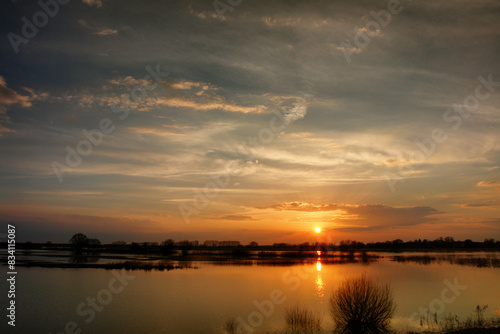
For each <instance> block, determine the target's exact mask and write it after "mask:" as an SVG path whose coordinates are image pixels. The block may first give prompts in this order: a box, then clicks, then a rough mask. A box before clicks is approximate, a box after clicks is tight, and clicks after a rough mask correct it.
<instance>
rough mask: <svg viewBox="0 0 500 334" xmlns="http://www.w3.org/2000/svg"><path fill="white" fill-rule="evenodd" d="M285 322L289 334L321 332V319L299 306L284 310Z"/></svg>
mask: <svg viewBox="0 0 500 334" xmlns="http://www.w3.org/2000/svg"><path fill="white" fill-rule="evenodd" d="M285 322H286V326H287V330H288V331H289V332H291V333H313V332H315V331H320V330H321V317H320V316H318V315H315V314H313V313H312V312H311V311H309V310H308V309H305V308H302V307H300V306H293V307H290V308H287V309H286V310H285Z"/></svg>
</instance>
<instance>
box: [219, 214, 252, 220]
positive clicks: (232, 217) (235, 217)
mask: <svg viewBox="0 0 500 334" xmlns="http://www.w3.org/2000/svg"><path fill="white" fill-rule="evenodd" d="M218 219H222V220H232V221H251V220H255V219H254V218H253V217H251V216H246V215H226V216H222V217H219V218H218Z"/></svg>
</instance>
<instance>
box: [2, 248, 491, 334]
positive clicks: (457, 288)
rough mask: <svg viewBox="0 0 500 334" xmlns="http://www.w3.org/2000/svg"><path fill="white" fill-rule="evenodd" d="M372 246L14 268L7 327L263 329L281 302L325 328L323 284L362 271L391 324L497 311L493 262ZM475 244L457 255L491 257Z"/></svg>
mask: <svg viewBox="0 0 500 334" xmlns="http://www.w3.org/2000/svg"><path fill="white" fill-rule="evenodd" d="M378 254H380V255H381V256H382V258H380V259H379V260H377V261H376V262H373V263H370V264H362V263H346V264H327V263H322V262H321V259H320V260H318V261H316V262H312V263H306V264H296V265H289V266H271V265H264V266H263V265H228V264H224V262H222V263H221V264H214V263H212V262H194V263H192V265H193V266H196V267H197V269H194V268H191V269H176V270H170V271H143V270H135V271H124V273H125V276H122V271H121V270H116V271H111V270H104V269H59V268H18V271H17V272H18V275H17V284H16V305H17V318H16V332H17V333H35V332H36V333H53V334H55V333H60V332H62V333H64V332H65V327H66V326H68V329H69V330H68V331H66V332H68V333H71V332H74V333H78V330H81V333H96V334H101V333H102V334H104V333H106V334H107V333H169V334H183V333H222V332H223V331H222V325H223V324H224V322H225V320H226V319H228V318H229V317H235V318H239V319H241V320H242V321H244V322H245V323H246V324H253V325H254V326H255V327H254V328H255V332H256V333H265V332H266V331H268V330H273V329H277V330H281V329H284V328H285V322H284V313H285V309H286V308H287V307H290V306H295V305H301V306H305V307H307V308H308V309H310V310H311V311H312V312H314V313H316V314H319V315H321V316H322V317H323V322H322V328H323V329H324V330H325V333H327V332H331V329H332V328H333V323H332V321H331V319H330V315H329V297H330V295H331V293H332V291H333V290H334V289H335V288H336V287H337V286H338V285H339V283H341V282H342V281H343V280H344V279H345V278H350V277H358V276H360V275H362V274H366V275H367V276H368V277H369V278H373V279H375V280H378V281H379V282H382V283H387V284H389V285H390V286H391V287H392V291H393V295H394V299H395V302H396V304H397V311H396V316H395V317H394V318H393V320H392V327H393V328H394V329H398V330H405V329H413V330H415V329H418V328H420V327H418V325H419V319H420V313H423V314H426V311H424V309H431V313H434V312H437V313H438V314H437V316H438V319H442V318H443V317H444V316H445V315H448V314H449V313H452V314H456V315H458V316H459V317H461V318H465V317H466V316H467V315H470V314H472V313H473V312H474V311H475V307H476V305H486V304H487V305H488V308H487V310H486V313H485V315H487V316H492V315H495V312H496V313H497V314H500V289H499V288H498V282H499V281H500V269H499V268H492V267H477V266H464V265H457V264H451V263H450V262H449V261H431V262H430V263H427V264H425V265H424V264H422V263H419V262H418V261H409V262H396V261H393V260H392V256H393V255H395V254H381V253H378ZM426 254H427V255H429V253H426ZM477 254H478V253H474V254H468V253H461V254H458V257H462V258H467V257H470V256H476V257H477V256H481V257H489V258H495V259H497V258H498V257H497V256H498V255H497V254H495V253H481V254H480V255H477ZM397 255H409V254H406V253H401V254H397ZM411 255H415V253H411ZM455 255H457V254H455ZM438 256H440V255H439V254H438ZM4 268H6V267H4ZM94 299H95V301H94V302H95V304H93V305H94V307H92V304H89V303H92V301H93V300H94ZM416 314H418V315H417V316H415V315H416ZM412 315H413V317H412ZM429 317H430V318H431V319H432V318H433V317H434V315H433V314H431V315H430V316H429ZM410 318H414V319H416V320H413V321H412V320H411V319H410ZM71 322H74V323H71ZM431 322H432V320H431ZM68 323H69V324H68ZM67 324H68V325H67ZM2 327H7V326H6V324H5V321H4V323H3V324H2Z"/></svg>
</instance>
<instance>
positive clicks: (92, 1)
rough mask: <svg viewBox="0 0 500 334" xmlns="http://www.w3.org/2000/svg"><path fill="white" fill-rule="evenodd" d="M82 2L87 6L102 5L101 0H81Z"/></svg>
mask: <svg viewBox="0 0 500 334" xmlns="http://www.w3.org/2000/svg"><path fill="white" fill-rule="evenodd" d="M82 1H83V3H85V4H87V5H89V6H96V7H97V8H99V7H101V6H102V0H82Z"/></svg>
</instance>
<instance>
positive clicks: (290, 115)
mask: <svg viewBox="0 0 500 334" xmlns="http://www.w3.org/2000/svg"><path fill="white" fill-rule="evenodd" d="M284 114H285V116H284V118H285V119H286V121H287V122H289V123H292V122H295V121H297V120H299V119H301V118H304V117H305V116H306V114H307V103H306V101H305V100H302V101H299V102H297V103H295V104H294V106H293V108H291V109H289V110H286V111H285V112H284Z"/></svg>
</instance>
